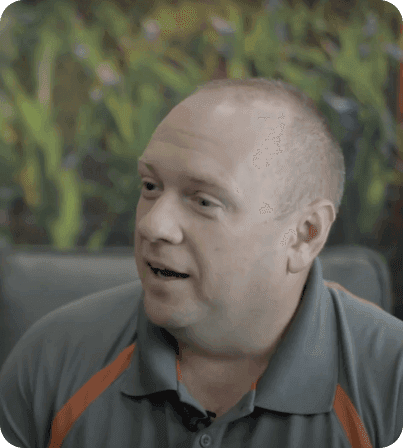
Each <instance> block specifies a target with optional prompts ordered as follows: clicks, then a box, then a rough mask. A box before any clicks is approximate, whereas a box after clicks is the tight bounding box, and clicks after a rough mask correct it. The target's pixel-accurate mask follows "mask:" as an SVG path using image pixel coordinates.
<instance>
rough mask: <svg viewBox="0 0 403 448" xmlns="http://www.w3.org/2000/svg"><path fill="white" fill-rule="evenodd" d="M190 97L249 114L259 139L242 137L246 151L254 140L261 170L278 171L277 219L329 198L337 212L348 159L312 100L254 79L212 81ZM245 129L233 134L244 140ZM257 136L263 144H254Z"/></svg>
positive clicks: (288, 87)
mask: <svg viewBox="0 0 403 448" xmlns="http://www.w3.org/2000/svg"><path fill="white" fill-rule="evenodd" d="M201 94H204V95H201ZM190 101H192V102H194V101H196V102H199V104H200V108H202V107H203V108H206V106H209V105H211V106H213V105H216V104H217V103H218V104H221V106H216V107H218V109H217V110H221V111H223V110H226V109H227V110H228V113H229V114H230V113H234V112H233V110H234V109H235V108H238V109H240V110H243V111H244V114H245V115H247V114H249V116H250V121H247V120H246V121H245V123H248V126H246V129H247V131H251V133H255V139H253V138H252V139H251V140H249V143H247V142H246V139H243V141H245V150H247V149H250V148H253V144H255V148H254V156H253V157H254V161H255V164H256V167H257V169H258V170H260V171H262V170H263V171H264V168H265V167H266V168H269V167H270V170H267V175H273V169H274V173H275V176H276V177H277V181H278V183H277V186H278V188H277V189H276V190H277V191H276V197H277V205H276V213H275V214H276V218H275V219H276V220H279V221H283V220H286V219H288V217H289V216H290V215H292V214H294V213H295V212H296V211H297V210H299V209H300V208H302V207H303V206H305V205H307V204H310V203H312V202H313V201H315V200H316V199H318V198H325V199H329V200H331V201H332V203H333V204H334V206H335V210H336V214H337V213H338V210H339V207H340V203H341V200H342V197H343V192H344V182H345V164H344V157H343V153H342V151H341V148H340V147H339V145H338V144H337V142H336V141H335V139H334V137H333V136H332V134H331V132H330V130H329V127H328V125H327V123H326V121H325V120H324V118H323V116H322V115H321V114H320V113H319V112H318V110H317V108H316V106H315V104H314V103H313V101H312V100H311V99H310V98H308V97H307V96H306V95H304V94H303V93H302V92H300V91H299V90H298V89H296V88H295V87H293V86H291V85H289V84H286V83H284V82H281V81H276V80H268V79H264V78H251V79H244V80H232V79H230V80H228V79H227V80H214V81H211V82H208V83H207V84H204V85H202V86H199V87H198V88H197V89H196V90H195V91H194V92H193V93H192V94H191V95H190V96H189V97H188V98H187V99H186V100H185V101H184V104H186V102H188V104H190ZM230 111H231V112H230ZM212 119H213V118H212ZM238 126H239V124H237V126H236V127H237V128H238ZM244 130H245V126H244V127H242V128H239V129H238V132H235V133H234V136H235V137H236V138H241V139H242V137H240V134H242V132H244ZM247 134H249V132H247ZM227 136H228V133H227ZM259 140H260V141H261V144H260V145H257V146H256V143H257V142H259ZM266 143H272V144H266ZM273 144H274V145H275V146H274V147H273ZM264 176H265V174H263V177H264ZM262 187H263V185H262Z"/></svg>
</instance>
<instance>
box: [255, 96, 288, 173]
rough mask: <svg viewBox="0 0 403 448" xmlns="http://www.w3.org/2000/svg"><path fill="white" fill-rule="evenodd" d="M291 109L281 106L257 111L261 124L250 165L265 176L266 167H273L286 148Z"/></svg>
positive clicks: (280, 158) (279, 160)
mask: <svg viewBox="0 0 403 448" xmlns="http://www.w3.org/2000/svg"><path fill="white" fill-rule="evenodd" d="M293 116H294V114H293V111H290V110H289V109H287V108H285V107H284V105H282V107H280V108H278V109H276V108H273V109H272V110H265V111H259V115H258V116H257V117H256V119H257V120H259V121H261V122H262V123H263V124H262V126H261V129H260V135H259V137H260V138H258V139H257V141H256V145H255V147H254V148H253V150H252V154H251V159H252V166H253V168H255V169H256V170H258V172H260V173H261V175H262V176H263V178H266V177H267V175H268V174H269V172H272V170H270V171H269V172H268V170H267V169H266V168H269V167H274V166H275V165H276V164H277V163H279V162H281V160H282V154H283V152H284V151H285V149H286V140H287V131H288V130H289V128H290V125H291V123H292V119H293Z"/></svg>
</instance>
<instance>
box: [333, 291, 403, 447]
mask: <svg viewBox="0 0 403 448" xmlns="http://www.w3.org/2000/svg"><path fill="white" fill-rule="evenodd" d="M327 283H328V284H327ZM325 285H326V286H328V287H329V288H330V289H329V291H330V294H331V297H332V299H333V304H334V310H335V318H336V321H337V344H338V348H339V369H338V371H339V378H338V382H339V384H340V385H341V387H342V388H343V389H344V390H345V392H346V393H347V395H348V397H349V399H350V400H351V401H352V403H353V405H354V407H355V408H356V409H357V411H358V413H359V416H360V418H361V419H362V421H363V423H364V425H365V427H366V429H367V431H368V433H369V435H370V437H371V440H379V441H381V443H383V445H381V446H387V443H388V444H391V443H393V442H394V441H395V440H397V438H398V437H399V435H400V433H401V431H402V427H403V395H402V390H403V388H402V386H403V343H402V342H403V322H402V321H401V320H400V319H397V318H396V317H395V316H393V315H392V314H390V313H388V312H386V311H384V310H383V309H382V308H380V307H379V306H377V305H375V304H374V303H372V302H370V301H368V300H365V299H362V298H360V297H358V296H355V295H354V294H352V293H351V292H349V291H348V290H346V289H345V288H343V287H340V285H338V284H335V283H334V282H325Z"/></svg>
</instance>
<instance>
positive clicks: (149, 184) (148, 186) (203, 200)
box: [139, 181, 219, 208]
mask: <svg viewBox="0 0 403 448" xmlns="http://www.w3.org/2000/svg"><path fill="white" fill-rule="evenodd" d="M139 187H141V188H142V189H143V188H145V189H146V191H150V192H152V191H153V190H152V188H153V187H155V185H154V184H153V183H152V182H148V181H142V182H140V185H139ZM197 193H198V192H197V191H196V193H195V194H197ZM196 200H198V201H200V202H199V204H205V205H201V207H202V208H212V207H219V206H218V205H217V204H215V203H214V202H212V201H209V200H208V199H206V198H203V197H200V196H199V197H196Z"/></svg>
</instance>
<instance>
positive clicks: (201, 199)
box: [197, 197, 218, 208]
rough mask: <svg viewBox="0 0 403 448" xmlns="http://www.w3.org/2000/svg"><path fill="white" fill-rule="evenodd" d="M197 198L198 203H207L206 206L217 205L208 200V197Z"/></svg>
mask: <svg viewBox="0 0 403 448" xmlns="http://www.w3.org/2000/svg"><path fill="white" fill-rule="evenodd" d="M197 199H198V200H199V201H200V202H199V204H201V203H205V204H208V205H207V207H208V208H211V207H218V205H216V204H214V203H213V202H211V201H209V200H208V199H205V198H201V197H198V198H197ZM202 208H206V206H202Z"/></svg>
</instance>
